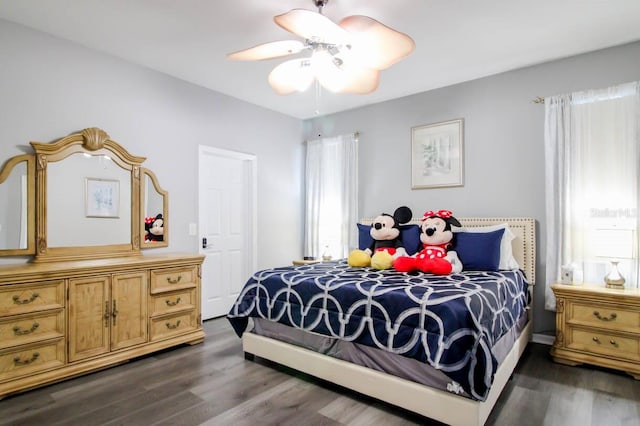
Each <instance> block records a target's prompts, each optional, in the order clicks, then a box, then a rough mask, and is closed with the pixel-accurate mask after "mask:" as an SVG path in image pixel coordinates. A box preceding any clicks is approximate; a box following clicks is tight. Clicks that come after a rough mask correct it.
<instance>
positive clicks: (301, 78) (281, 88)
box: [268, 58, 315, 95]
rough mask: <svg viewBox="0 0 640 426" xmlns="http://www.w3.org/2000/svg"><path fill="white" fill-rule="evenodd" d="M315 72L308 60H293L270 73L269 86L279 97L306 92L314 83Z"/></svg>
mask: <svg viewBox="0 0 640 426" xmlns="http://www.w3.org/2000/svg"><path fill="white" fill-rule="evenodd" d="M314 77H315V76H314V72H313V69H312V67H311V62H310V61H309V59H308V58H304V59H291V60H289V61H286V62H283V63H281V64H280V65H278V66H277V67H275V68H274V69H273V70H272V71H271V73H269V78H268V81H269V85H270V86H271V87H272V88H273V90H274V91H275V92H276V93H277V94H279V95H289V94H291V93H295V92H304V91H305V90H307V89H308V88H309V87H310V86H311V83H313V79H314Z"/></svg>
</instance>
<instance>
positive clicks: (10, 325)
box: [0, 309, 64, 349]
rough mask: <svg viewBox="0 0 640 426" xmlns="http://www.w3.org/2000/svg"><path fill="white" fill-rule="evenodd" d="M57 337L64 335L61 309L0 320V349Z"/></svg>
mask: <svg viewBox="0 0 640 426" xmlns="http://www.w3.org/2000/svg"><path fill="white" fill-rule="evenodd" d="M59 337H64V311H63V310H62V309H59V310H57V311H53V312H51V311H46V312H39V313H36V314H27V315H19V316H12V317H7V318H5V319H2V320H0V349H4V348H8V347H11V346H18V345H25V344H28V343H33V342H38V341H42V340H47V339H54V338H59Z"/></svg>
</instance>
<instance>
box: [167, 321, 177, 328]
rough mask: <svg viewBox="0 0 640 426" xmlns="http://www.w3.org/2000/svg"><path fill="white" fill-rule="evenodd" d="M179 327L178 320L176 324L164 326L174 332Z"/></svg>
mask: <svg viewBox="0 0 640 426" xmlns="http://www.w3.org/2000/svg"><path fill="white" fill-rule="evenodd" d="M179 325H180V320H178V322H176V323H175V324H171V323H169V322H168V323H166V326H167V328H168V329H169V330H174V329H176V328H178V326H179Z"/></svg>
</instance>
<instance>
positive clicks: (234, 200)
mask: <svg viewBox="0 0 640 426" xmlns="http://www.w3.org/2000/svg"><path fill="white" fill-rule="evenodd" d="M256 186H257V185H256V157H255V156H253V155H248V154H243V153H238V152H234V151H227V150H221V149H217V148H211V147H206V146H200V159H199V197H200V198H199V235H200V253H201V254H204V255H205V261H204V264H203V266H202V319H209V318H215V317H219V316H223V315H226V314H227V313H228V312H229V309H231V305H232V304H233V302H234V301H235V299H236V297H237V295H238V293H239V292H240V289H241V288H242V286H243V284H244V283H245V281H246V280H247V279H248V278H249V276H250V275H251V274H252V273H253V272H254V270H255V268H256V263H257V261H256V253H257V251H256V241H257V235H256V225H255V224H256V199H257V197H256Z"/></svg>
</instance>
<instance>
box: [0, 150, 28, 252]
mask: <svg viewBox="0 0 640 426" xmlns="http://www.w3.org/2000/svg"><path fill="white" fill-rule="evenodd" d="M34 205H35V177H34V156H33V155H30V154H24V155H18V156H16V157H13V158H11V159H9V160H7V161H6V162H5V163H4V165H3V166H2V168H1V169H0V256H19V255H30V254H34V252H35V238H34V235H35V206H34Z"/></svg>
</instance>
